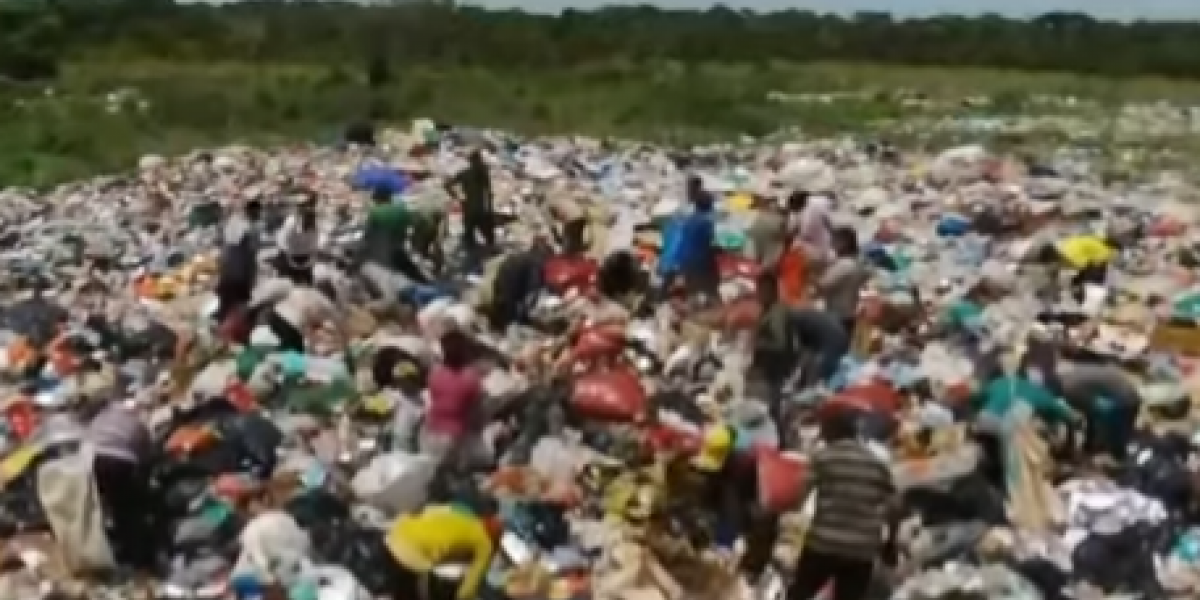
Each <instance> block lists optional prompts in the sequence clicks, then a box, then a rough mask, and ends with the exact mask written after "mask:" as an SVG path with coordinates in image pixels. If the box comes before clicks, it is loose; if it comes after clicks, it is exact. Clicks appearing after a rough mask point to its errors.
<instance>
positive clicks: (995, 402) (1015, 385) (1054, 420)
mask: <svg viewBox="0 0 1200 600" xmlns="http://www.w3.org/2000/svg"><path fill="white" fill-rule="evenodd" d="M1018 402H1024V403H1025V404H1027V405H1028V406H1029V408H1030V410H1031V411H1032V412H1033V414H1034V415H1036V416H1037V417H1038V418H1040V419H1042V420H1044V421H1046V422H1047V423H1050V424H1063V425H1067V424H1072V423H1074V422H1076V421H1077V420H1078V416H1077V414H1076V412H1075V410H1074V409H1072V408H1071V406H1070V405H1069V404H1067V403H1066V402H1065V401H1063V400H1061V399H1059V398H1057V397H1056V396H1054V394H1051V393H1050V390H1048V389H1046V388H1045V387H1042V386H1040V385H1038V384H1036V383H1034V382H1032V381H1030V380H1028V379H1025V378H1024V377H1021V376H1018V375H1001V376H999V377H997V378H995V379H993V380H992V381H991V382H990V383H988V384H987V385H985V386H983V389H981V390H980V391H979V392H978V393H977V394H976V395H975V397H974V398H973V400H972V404H973V405H974V406H975V407H976V408H978V409H979V414H980V416H981V417H985V416H986V417H988V418H999V419H1003V418H1004V417H1006V416H1007V415H1008V414H1009V412H1010V411H1012V409H1013V407H1014V406H1016V405H1017V403H1018Z"/></svg>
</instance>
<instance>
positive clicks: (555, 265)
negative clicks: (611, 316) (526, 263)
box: [542, 256, 600, 294]
mask: <svg viewBox="0 0 1200 600" xmlns="http://www.w3.org/2000/svg"><path fill="white" fill-rule="evenodd" d="M599 270H600V267H599V265H597V264H596V261H594V260H592V259H590V258H586V257H582V256H552V257H550V258H549V259H548V260H547V261H546V265H545V266H544V267H543V268H542V276H543V277H544V278H545V280H546V287H547V288H550V290H551V291H552V292H554V293H556V294H564V293H566V292H567V291H569V290H572V289H574V290H585V289H587V288H588V287H589V286H591V284H592V279H593V278H594V277H595V276H596V274H597V272H599Z"/></svg>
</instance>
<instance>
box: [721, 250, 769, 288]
mask: <svg viewBox="0 0 1200 600" xmlns="http://www.w3.org/2000/svg"><path fill="white" fill-rule="evenodd" d="M717 270H718V271H719V272H720V273H721V280H722V281H727V280H730V279H750V280H755V279H757V278H758V274H759V273H761V272H762V266H761V265H759V264H758V263H757V262H755V261H754V260H752V259H749V258H746V257H745V256H741V255H738V254H730V253H728V252H722V253H721V254H718V255H717Z"/></svg>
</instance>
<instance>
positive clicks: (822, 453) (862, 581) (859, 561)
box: [787, 411, 896, 600]
mask: <svg viewBox="0 0 1200 600" xmlns="http://www.w3.org/2000/svg"><path fill="white" fill-rule="evenodd" d="M821 435H822V437H823V438H824V440H825V442H826V445H825V447H824V448H822V449H820V450H818V451H817V452H816V453H815V454H814V455H813V457H812V459H811V460H810V462H809V465H810V468H809V476H808V479H807V481H806V482H805V489H804V491H803V494H802V496H801V506H803V504H804V502H806V501H807V500H808V497H809V495H811V494H812V493H813V492H816V494H817V500H816V502H817V504H816V512H815V513H814V514H813V519H812V523H811V525H810V526H809V529H808V532H807V535H806V536H805V542H804V550H803V551H802V552H801V554H800V562H799V564H798V565H797V566H796V578H795V580H794V581H793V582H792V586H791V588H790V589H789V590H788V596H787V597H788V600H809V599H810V598H813V597H814V596H816V594H817V593H818V592H820V591H821V589H822V588H824V587H825V585H826V584H828V583H830V582H833V584H834V594H833V598H834V600H862V599H863V598H864V597H865V596H866V594H867V591H868V588H869V586H870V583H871V577H872V574H873V572H874V568H875V559H876V558H877V557H878V556H879V555H880V553H881V551H882V550H883V547H884V543H885V540H886V535H885V528H886V526H887V522H888V514H889V512H890V507H891V506H892V504H893V503H894V500H895V498H896V486H895V482H894V481H893V479H892V472H891V468H890V467H889V466H888V464H887V463H886V462H884V460H883V459H881V458H880V457H879V456H877V455H876V454H874V453H872V452H871V450H869V449H868V448H867V447H866V446H865V445H864V444H862V443H861V442H860V441H859V440H858V439H857V428H856V424H855V419H854V416H853V415H852V414H850V413H848V412H844V411H840V412H834V413H831V414H830V415H829V416H828V417H827V418H826V420H825V421H824V422H823V423H822V428H821Z"/></svg>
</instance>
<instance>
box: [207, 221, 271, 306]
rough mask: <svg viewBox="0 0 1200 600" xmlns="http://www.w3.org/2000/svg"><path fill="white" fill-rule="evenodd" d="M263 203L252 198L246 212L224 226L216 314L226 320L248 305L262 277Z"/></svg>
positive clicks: (218, 273)
mask: <svg viewBox="0 0 1200 600" xmlns="http://www.w3.org/2000/svg"><path fill="white" fill-rule="evenodd" d="M262 216H263V206H262V203H261V202H259V201H258V200H251V201H249V202H247V203H246V204H245V206H244V207H243V208H242V214H240V215H234V216H232V217H230V218H229V220H228V222H227V223H226V224H225V227H224V229H223V230H222V236H221V258H220V261H219V263H218V266H217V269H218V272H217V287H216V294H217V300H218V304H217V310H216V313H215V314H214V315H213V318H214V319H215V320H216V321H217V322H218V323H222V322H224V321H225V319H226V318H228V317H229V316H230V315H232V314H233V313H234V311H236V310H237V309H239V308H241V307H244V306H245V305H246V303H247V302H249V300H250V298H251V297H252V296H253V294H254V284H255V282H256V281H257V279H258V252H259V248H260V247H261V245H262V244H261V240H260V239H259V228H260V227H261V222H262Z"/></svg>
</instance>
